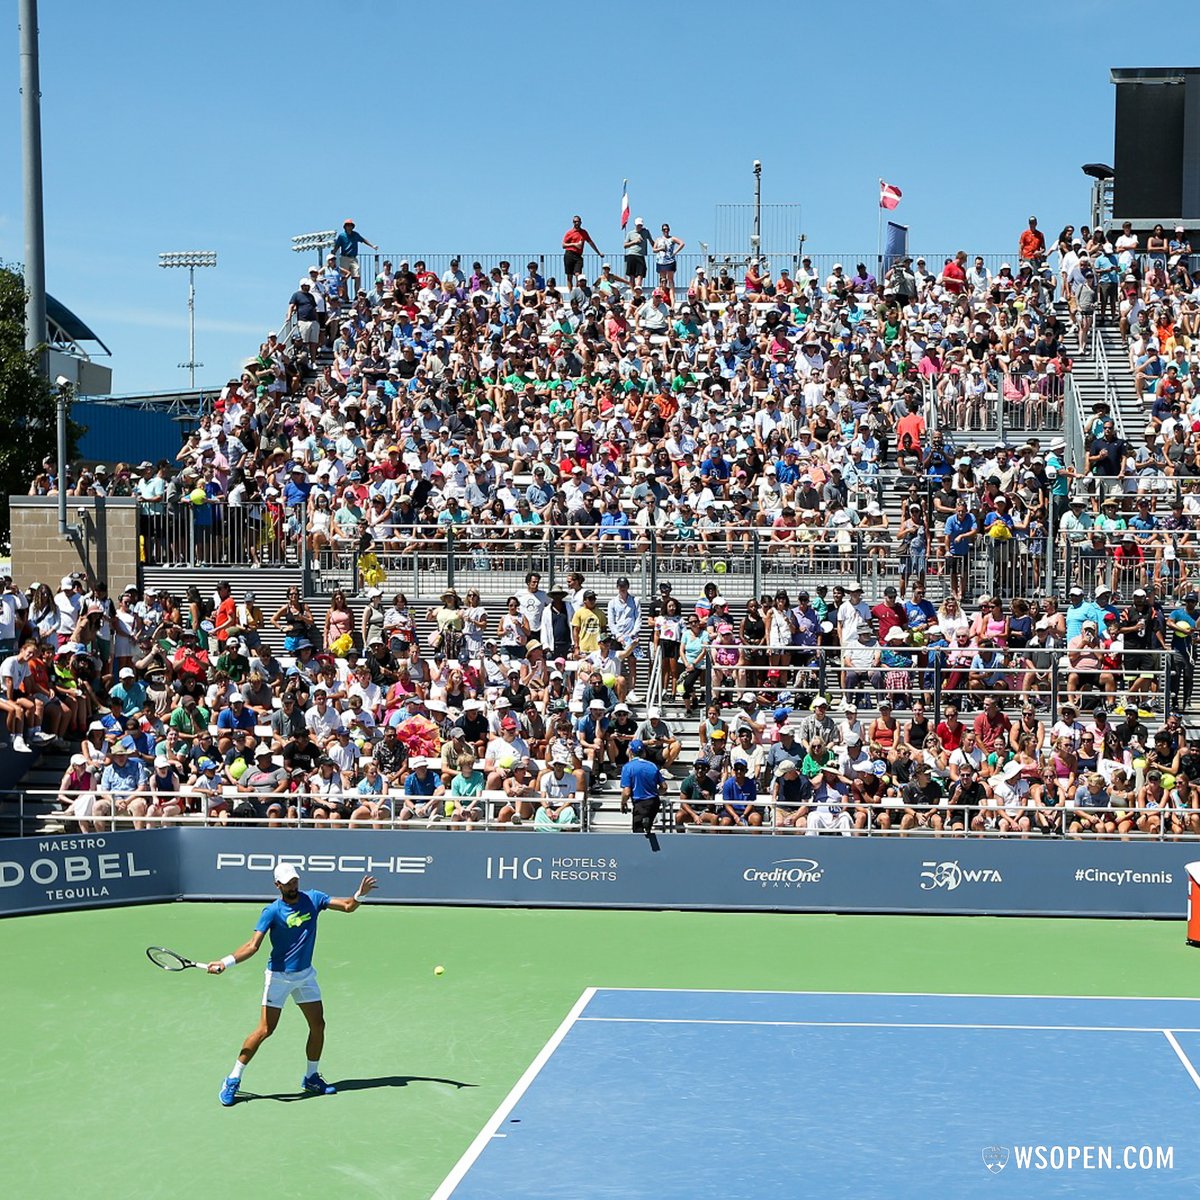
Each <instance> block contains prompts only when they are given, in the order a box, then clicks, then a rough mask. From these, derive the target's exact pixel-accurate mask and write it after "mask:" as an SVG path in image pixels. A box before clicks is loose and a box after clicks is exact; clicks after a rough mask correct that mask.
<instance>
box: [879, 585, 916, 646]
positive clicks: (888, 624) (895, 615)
mask: <svg viewBox="0 0 1200 1200" xmlns="http://www.w3.org/2000/svg"><path fill="white" fill-rule="evenodd" d="M883 597H884V598H883V599H882V600H880V602H879V603H878V604H876V605H875V607H874V608H872V609H871V615H872V616H873V617H874V618H875V620H876V621H877V622H878V623H879V624H878V629H879V633H878V637H879V644H880V645H881V646H882V645H883V643H884V640H885V639H886V638H887V635H888V633H889V632H890V631H891V630H893V629H897V628H898V629H907V627H908V613H907V612H905V611H904V606H903V605H902V604H898V603H897V602H896V589H895V588H894V587H892V586H891V585H890V584H889V585H888V586H887V587H886V588H884V589H883Z"/></svg>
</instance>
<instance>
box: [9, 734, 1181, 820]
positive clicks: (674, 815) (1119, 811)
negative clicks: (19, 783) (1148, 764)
mask: <svg viewBox="0 0 1200 1200" xmlns="http://www.w3.org/2000/svg"><path fill="white" fill-rule="evenodd" d="M869 754H870V752H869V751H868V756H867V757H865V758H863V759H860V760H858V761H854V762H844V761H839V762H838V764H837V768H836V773H835V775H834V776H833V781H834V783H835V785H836V787H837V791H836V792H834V793H821V792H818V793H817V795H815V796H814V797H813V798H811V799H808V800H803V801H787V800H782V799H780V798H779V797H778V796H777V795H775V794H774V792H773V781H766V782H765V784H764V788H763V791H762V793H761V794H760V795H759V796H758V797H757V799H756V801H755V802H754V803H753V804H752V805H751V806H749V808H746V809H739V808H738V807H737V806H736V805H735V806H734V809H733V812H732V813H730V812H729V810H727V807H726V801H725V799H724V798H723V794H722V791H721V787H720V785H719V784H718V785H717V786H716V787H715V789H714V791H713V793H712V796H711V799H709V798H705V799H703V800H688V801H685V800H683V798H682V797H681V796H680V795H679V794H678V792H676V791H674V790H672V791H670V792H667V793H664V795H663V797H662V806H661V809H660V813H659V822H658V823H659V826H660V827H661V829H662V830H663V831H667V830H670V829H682V828H684V827H685V826H688V827H691V828H697V827H698V828H700V829H701V830H703V831H704V832H710V833H724V834H739V833H754V834H768V835H772V836H787V835H793V836H797V835H798V836H805V835H808V836H814V835H817V834H821V833H824V834H830V833H833V834H836V833H843V832H844V833H845V834H846V835H849V836H861V837H887V836H890V835H896V834H900V835H907V834H913V835H924V836H935V837H959V836H961V837H975V838H989V839H990V838H997V837H1018V838H1022V837H1029V836H1034V837H1042V836H1044V835H1045V834H1047V833H1049V834H1055V835H1059V836H1065V837H1070V838H1079V839H1083V840H1112V841H1118V840H1119V841H1163V840H1165V839H1167V838H1170V839H1172V840H1179V841H1191V840H1200V788H1194V787H1191V786H1189V785H1180V784H1178V783H1177V782H1175V781H1172V782H1171V785H1170V786H1169V787H1165V788H1164V789H1163V791H1162V793H1161V795H1160V796H1158V797H1157V798H1151V799H1150V801H1149V802H1147V799H1146V792H1145V790H1144V785H1140V784H1139V785H1138V786H1137V787H1136V790H1135V792H1134V793H1133V795H1134V798H1133V799H1131V800H1130V801H1129V802H1128V804H1126V805H1123V806H1121V807H1118V806H1117V805H1116V804H1115V803H1113V800H1114V799H1115V797H1113V798H1109V802H1108V803H1107V804H1106V805H1104V806H1103V807H1100V806H1097V807H1095V808H1090V809H1089V808H1087V807H1086V806H1081V805H1079V804H1078V803H1077V801H1076V799H1075V798H1074V797H1061V796H1057V795H1054V794H1053V793H1052V799H1050V800H1049V801H1048V800H1047V799H1046V798H1045V793H1039V792H1038V791H1034V790H1033V788H1032V787H1030V786H1028V785H1027V784H1025V783H1022V782H1021V781H1018V785H1017V786H1016V787H1015V788H1010V789H1006V788H1005V787H1004V785H1003V783H1002V781H1001V779H1000V776H999V773H998V772H994V771H992V770H991V769H990V768H989V769H988V770H987V771H985V772H984V773H983V775H982V778H983V782H984V783H985V784H987V785H988V791H987V792H986V793H985V794H984V796H983V797H982V798H981V800H980V801H979V802H977V803H970V804H964V803H961V802H960V801H959V799H958V793H957V791H956V787H955V783H956V781H955V780H953V779H952V778H951V776H950V774H949V772H948V771H946V770H945V769H944V768H941V767H939V768H938V769H937V770H936V771H935V772H934V776H935V778H937V779H938V780H939V786H940V787H944V789H945V790H944V791H943V793H942V795H941V796H940V798H939V799H938V800H937V801H936V802H928V801H923V800H918V799H916V798H915V797H913V796H912V795H906V794H905V793H904V792H903V791H900V792H894V791H893V792H890V793H885V794H884V795H882V796H878V793H872V792H871V791H867V790H865V789H864V788H862V787H861V786H859V787H856V786H855V784H856V781H858V780H860V779H863V778H876V779H881V780H882V781H883V784H882V786H884V787H886V786H887V784H888V783H890V782H891V780H890V776H889V775H888V774H887V769H886V768H885V770H884V771H882V772H879V771H877V770H875V769H874V761H875V760H871V759H870V757H869ZM989 780H990V781H991V782H990V784H989V783H988V781H989ZM53 795H55V796H56V795H58V793H54V794H53ZM27 797H28V799H29V803H30V806H31V807H32V806H33V805H35V804H40V803H44V802H45V799H50V798H52V794H51V793H49V792H47V791H36V790H33V789H30V790H27V791H22V792H19V793H18V799H19V805H20V816H19V818H18V820H19V823H20V832H21V835H22V836H27V831H28V833H32V834H37V833H49V832H51V831H54V830H56V829H63V830H67V829H74V828H75V827H77V826H79V823H80V819H79V818H77V817H75V816H73V815H71V814H70V813H69V812H43V813H37V814H31V813H27V812H26V811H25V807H26V798H27ZM39 797H41V798H43V799H38V798H39ZM359 799H361V797H359ZM476 799H479V800H482V801H484V802H485V803H486V804H488V805H491V806H493V807H495V806H500V805H508V804H511V803H512V800H513V798H512V797H509V796H508V795H507V794H505V793H502V792H501V793H496V792H491V793H484V794H483V795H482V796H480V797H476ZM526 799H527V800H528V801H529V803H530V804H531V805H532V806H534V807H536V806H537V804H538V803H539V801H538V799H537V797H528V798H526ZM443 802H444V798H443V797H438V798H436V800H435V801H434V803H439V804H440V803H443ZM685 806H686V809H690V810H691V811H692V812H695V811H696V810H703V811H705V812H712V814H713V821H712V823H709V822H707V821H704V822H700V823H696V824H693V823H691V822H690V821H681V820H679V819H678V818H679V817H680V814H682V813H685ZM398 807H399V806H398V805H392V806H391V808H392V809H393V810H394V809H396V808H398ZM727 814H728V815H727ZM755 817H756V818H757V820H754V819H753V818H755ZM135 820H138V819H137V818H133V817H130V816H128V815H116V816H112V817H105V818H104V819H103V822H95V821H94V822H91V823H92V824H97V825H101V826H102V827H101V828H100V829H99V830H95V831H98V832H116V831H119V830H130V829H133V828H134V822H135ZM204 824H206V819H205V818H204V816H203V815H201V814H194V815H181V816H157V817H153V818H149V819H148V824H147V825H146V826H145V827H146V828H163V827H171V826H180V827H185V828H186V827H196V826H198V825H204ZM207 824H208V825H209V827H214V823H213V822H207ZM267 824H268V822H267V821H266V820H264V819H263V818H259V817H228V818H227V819H225V820H222V821H219V822H216V823H215V825H216V827H220V828H228V829H230V830H236V829H238V828H242V827H251V828H252V827H260V828H261V827H262V826H264V825H267ZM271 827H273V828H289V829H290V828H306V829H353V830H359V831H361V832H362V833H363V834H364V835H367V834H369V833H370V832H372V831H376V830H389V831H393V832H394V831H397V830H403V829H406V828H419V829H422V830H427V829H446V830H455V829H469V830H476V831H481V832H482V831H494V830H505V831H512V830H514V829H520V830H521V831H533V832H535V833H537V832H542V831H548V830H552V829H553V830H560V831H566V830H569V831H574V832H580V831H582V830H583V828H584V827H583V826H582V825H581V824H580V823H579V822H578V821H571V822H563V823H561V824H559V823H553V824H551V823H538V822H537V820H536V819H533V820H525V819H523V820H522V821H521V822H520V823H519V824H518V823H516V822H513V821H511V820H507V821H503V822H501V821H499V820H497V819H495V818H494V817H491V816H486V817H482V818H480V819H478V820H475V819H471V820H469V821H466V820H463V819H461V817H460V818H458V819H456V818H455V816H454V814H453V813H450V814H448V815H444V817H443V819H442V820H441V821H435V820H433V819H432V818H419V819H417V820H410V821H399V820H397V819H395V817H394V816H389V817H388V818H386V819H385V818H383V817H379V818H375V817H365V818H363V819H361V820H359V821H357V822H351V821H347V820H341V821H332V822H331V821H326V820H321V819H314V818H311V817H301V816H294V817H286V818H284V819H281V820H279V821H278V822H277V823H275V824H273V825H272V826H271ZM602 831H603V832H604V833H610V834H611V833H616V832H621V830H618V829H614V828H613V827H612V826H608V825H606V826H603V827H602ZM638 836H641V835H640V834H639V835H638Z"/></svg>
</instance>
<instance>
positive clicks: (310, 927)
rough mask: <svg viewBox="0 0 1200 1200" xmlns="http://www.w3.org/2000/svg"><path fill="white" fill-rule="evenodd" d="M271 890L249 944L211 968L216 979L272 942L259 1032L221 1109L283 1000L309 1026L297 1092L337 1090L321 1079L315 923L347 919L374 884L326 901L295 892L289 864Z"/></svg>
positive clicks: (224, 1089)
mask: <svg viewBox="0 0 1200 1200" xmlns="http://www.w3.org/2000/svg"><path fill="white" fill-rule="evenodd" d="M275 886H276V887H277V888H278V889H279V899H278V900H276V901H275V902H274V903H272V904H268V905H267V907H266V908H264V909H263V910H262V915H261V916H260V917H259V918H258V923H257V924H256V925H255V926H254V932H253V933H252V934H251V935H250V940H249V941H248V942H246V943H245V944H244V945H241V946H239V947H238V948H237V949H236V950H235V951H234V952H233V953H232V954H227V955H226V956H225V957H224V958H223V959H221V960H220V961H219V962H214V963H210V964H209V967H208V970H209V973H210V974H212V975H220V974H222V973H223V972H225V971H227V970H229V968H230V967H232V966H235V965H236V964H237V963H240V962H245V961H246V960H247V959H248V958H253V956H254V955H255V954H257V953H258V948H259V946H261V945H262V940H263V938H264V937H265V936H267V934H270V937H271V957H270V959H269V960H268V962H267V971H266V986H265V987H264V988H263V998H262V1016H261V1017H260V1018H259V1022H258V1027H257V1028H256V1029H255V1030H254V1032H253V1033H251V1034H250V1036H249V1037H248V1038H246V1040H245V1042H244V1043H243V1044H242V1049H241V1053H239V1054H238V1056H237V1061H236V1062H235V1063H234V1064H233V1070H232V1071H231V1072H230V1074H229V1076H228V1078H226V1080H225V1082H224V1083H223V1084H222V1085H221V1103H222V1104H224V1105H225V1106H226V1107H228V1106H229V1105H231V1104H233V1103H234V1102H235V1101H236V1099H237V1094H238V1088H239V1087H240V1086H241V1079H242V1072H243V1071H244V1070H245V1069H246V1065H247V1063H249V1061H250V1060H251V1059H252V1058H253V1057H254V1055H255V1053H256V1051H257V1050H258V1048H259V1046H261V1045H262V1044H263V1042H265V1041H266V1040H267V1038H269V1037H270V1036H271V1034H273V1033H274V1032H275V1026H276V1025H278V1024H279V1016H280V1013H282V1011H283V1006H284V1004H285V1003H287V998H288V997H289V996H292V997H293V998H294V999H295V1001H296V1004H297V1005H298V1006H299V1008H300V1011H301V1012H302V1013H303V1014H304V1017H305V1020H307V1021H308V1043H307V1046H306V1051H305V1052H306V1053H307V1055H308V1063H307V1067H306V1069H305V1072H304V1078H303V1080H301V1083H300V1086H301V1088H302V1089H303V1090H304V1091H305V1092H307V1093H309V1094H310V1095H313V1096H331V1095H333V1093H334V1091H335V1090H336V1089H335V1088H334V1087H333V1086H332V1085H331V1084H328V1083H326V1082H325V1080H324V1079H322V1078H321V1064H320V1058H321V1050H322V1048H323V1047H324V1045H325V1009H324V1006H323V1005H322V1003H321V989H320V987H319V986H318V985H317V973H316V971H314V970H313V965H312V957H313V947H314V946H315V945H316V941H317V918H318V917H319V916H320V914H321V913H323V912H324V911H325V910H326V909H327V908H332V909H333V910H334V911H335V912H346V913H352V912H354V911H355V909H357V908H358V906H359V905H360V904H361V903H362V902H363V900H364V899H365V898H366V896H367V895H368V894H369V893H370V892H372V891H374V890H375V879H374V878H373V877H372V876H370V875H366V876H364V877H363V881H362V883H360V884H359V885H358V891H357V892H355V893H354V895H353V896H347V897H344V898H341V899H338V898H334V897H331V896H327V895H326V894H325V893H324V892H318V891H316V890H315V889H313V890H311V891H303V892H302V891H301V890H300V874H299V872H298V871H297V870H296V868H295V867H294V866H292V865H291V863H280V864H279V865H278V866H277V867H276V868H275Z"/></svg>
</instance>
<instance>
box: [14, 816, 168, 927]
mask: <svg viewBox="0 0 1200 1200" xmlns="http://www.w3.org/2000/svg"><path fill="white" fill-rule="evenodd" d="M178 834H179V831H178V830H176V829H147V830H143V831H141V832H137V833H133V832H129V833H111V834H99V833H98V834H86V833H84V834H71V835H69V836H64V837H36V838H11V839H7V840H4V841H0V915H7V914H10V913H22V912H45V911H46V910H48V909H56V908H95V907H98V906H100V905H105V904H135V903H140V902H143V901H147V900H176V899H178V898H179V853H178V851H177V849H176V838H177V837H178Z"/></svg>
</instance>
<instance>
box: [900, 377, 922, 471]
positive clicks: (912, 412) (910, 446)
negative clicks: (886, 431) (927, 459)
mask: <svg viewBox="0 0 1200 1200" xmlns="http://www.w3.org/2000/svg"><path fill="white" fill-rule="evenodd" d="M904 405H905V407H906V408H907V409H908V411H907V412H906V413H905V414H904V416H902V417H901V418H900V420H899V421H897V422H896V463H897V466H899V468H900V470H901V471H902V472H904V473H906V474H907V473H909V472H911V471H916V470H917V469H918V468H919V467H920V464H921V443H922V442H923V441H924V440H925V418H924V417H923V416H921V414H920V412H919V411H918V407H917V405H918V401H917V398H916V396H909V398H908V399H907V400H906V401H905V402H904Z"/></svg>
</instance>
